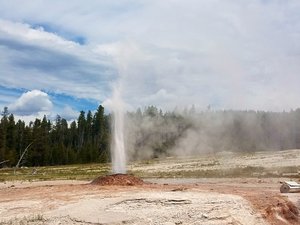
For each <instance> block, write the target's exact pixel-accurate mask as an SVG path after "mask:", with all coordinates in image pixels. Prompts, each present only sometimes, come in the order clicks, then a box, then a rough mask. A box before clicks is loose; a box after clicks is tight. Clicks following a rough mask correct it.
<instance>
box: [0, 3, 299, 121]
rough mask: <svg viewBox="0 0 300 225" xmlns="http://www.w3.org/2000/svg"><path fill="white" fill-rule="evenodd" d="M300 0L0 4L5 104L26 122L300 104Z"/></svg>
mask: <svg viewBox="0 0 300 225" xmlns="http://www.w3.org/2000/svg"><path fill="white" fill-rule="evenodd" d="M299 12H300V2H299V1H298V0H285V1H282V0H273V1H266V0H253V1H243V0H187V1H180V0H164V1H161V0H144V1H139V0H118V1H114V0H90V1H88V2H87V1H82V0H74V1H61V0H51V1H50V0H48V1H46V0H44V1H42V0H33V1H27V2H26V3H24V1H21V0H10V1H5V0H0V107H1V108H3V107H4V106H8V107H9V110H10V111H11V112H13V113H14V114H15V115H17V116H18V117H19V118H22V119H24V120H30V119H31V118H35V117H36V116H38V117H39V116H42V115H44V114H46V115H48V116H49V117H52V118H54V116H55V115H56V114H60V115H62V116H64V117H66V118H67V119H70V120H71V119H74V118H76V115H77V114H78V112H79V111H80V110H84V111H87V110H95V109H96V108H97V106H98V105H99V104H103V105H104V106H106V105H107V102H109V99H110V98H111V95H112V93H111V92H112V87H113V86H114V85H115V84H116V83H117V84H118V85H119V86H120V87H121V95H122V97H123V99H124V101H125V102H126V107H127V109H128V110H135V109H136V108H137V107H144V106H147V105H157V106H158V107H161V108H163V109H164V110H172V109H174V108H175V107H177V108H178V107H179V108H184V107H191V106H192V105H195V106H196V107H197V108H198V109H206V107H207V106H208V105H210V106H211V107H212V109H253V110H271V111H282V110H290V109H295V108H298V107H299V105H300V104H299V99H300V91H299V83H300V76H299V71H300V63H299V62H300V42H299V40H300V14H299Z"/></svg>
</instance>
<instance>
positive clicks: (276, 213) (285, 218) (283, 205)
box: [266, 199, 300, 224]
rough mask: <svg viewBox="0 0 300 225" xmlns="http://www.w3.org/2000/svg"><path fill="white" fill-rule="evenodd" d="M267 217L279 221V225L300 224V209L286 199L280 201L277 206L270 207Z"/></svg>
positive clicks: (267, 210)
mask: <svg viewBox="0 0 300 225" xmlns="http://www.w3.org/2000/svg"><path fill="white" fill-rule="evenodd" d="M266 216H267V217H269V218H272V220H274V221H279V224H299V222H300V217H299V210H298V208H297V207H296V206H295V205H294V204H293V203H291V202H289V201H287V200H285V199H278V202H277V204H276V205H272V206H271V205H270V206H268V207H267V209H266ZM276 224H277V223H276Z"/></svg>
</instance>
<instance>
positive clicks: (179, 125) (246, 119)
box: [0, 105, 300, 166]
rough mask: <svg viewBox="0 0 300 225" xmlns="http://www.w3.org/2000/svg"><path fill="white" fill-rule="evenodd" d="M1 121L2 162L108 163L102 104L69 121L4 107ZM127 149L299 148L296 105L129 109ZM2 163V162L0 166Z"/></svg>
mask: <svg viewBox="0 0 300 225" xmlns="http://www.w3.org/2000/svg"><path fill="white" fill-rule="evenodd" d="M1 116H2V117H1V121H0V163H1V162H3V161H7V160H8V162H6V165H8V166H15V165H16V164H17V162H18V160H19V158H20V156H21V155H22V153H23V152H24V149H26V147H27V146H28V145H30V144H31V145H30V148H29V150H28V151H27V152H26V154H25V157H24V159H23V160H22V165H23V166H44V165H63V164H76V163H91V162H109V161H110V147H111V146H110V139H111V135H112V134H111V129H110V127H111V126H110V123H111V121H112V115H111V114H105V113H104V107H102V106H101V105H100V106H99V107H98V109H97V110H96V111H95V113H94V114H93V113H92V112H91V111H88V112H87V113H86V112H84V111H81V112H80V114H79V116H78V118H77V120H75V121H73V122H71V123H70V124H68V122H67V121H66V119H64V118H62V117H60V116H59V115H58V116H57V117H56V119H55V120H54V121H50V120H49V119H48V118H47V117H46V116H44V117H43V119H35V121H33V122H30V123H29V124H25V122H24V121H21V120H18V121H17V122H16V121H15V119H14V115H13V114H11V113H9V112H8V109H7V108H4V110H3V112H2V115H1ZM124 135H125V147H126V151H127V158H128V159H129V160H137V159H151V158H156V157H165V156H174V155H184V156H187V155H195V154H200V153H203V152H218V151H239V152H240V151H242V152H253V151H264V150H283V149H294V148H300V109H296V110H291V111H289V112H264V111H237V110H218V111H213V110H206V111H201V112H198V111H196V110H195V108H193V107H192V108H191V109H189V110H183V111H181V112H179V111H178V110H177V111H176V110H174V111H171V112H163V111H162V110H160V109H158V108H157V107H155V106H148V107H145V108H144V109H143V110H141V109H138V110H137V111H135V112H128V113H127V114H126V119H125V132H124ZM0 166H1V165H0Z"/></svg>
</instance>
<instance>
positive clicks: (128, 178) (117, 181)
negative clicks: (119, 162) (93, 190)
mask: <svg viewBox="0 0 300 225" xmlns="http://www.w3.org/2000/svg"><path fill="white" fill-rule="evenodd" d="M91 184H95V185H102V186H110V185H118V186H135V185H143V184H144V181H143V180H142V179H140V178H138V177H135V176H133V175H129V174H112V175H107V176H103V177H98V178H96V179H94V180H93V181H92V182H91Z"/></svg>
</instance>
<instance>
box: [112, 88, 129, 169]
mask: <svg viewBox="0 0 300 225" xmlns="http://www.w3.org/2000/svg"><path fill="white" fill-rule="evenodd" d="M110 104H111V105H110V107H111V110H112V115H113V118H112V143H111V156H112V172H113V173H114V174H117V173H121V174H125V173H126V154H125V146H124V103H123V101H122V98H121V96H120V90H119V88H118V87H115V88H114V91H113V97H112V99H111V102H110Z"/></svg>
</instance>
